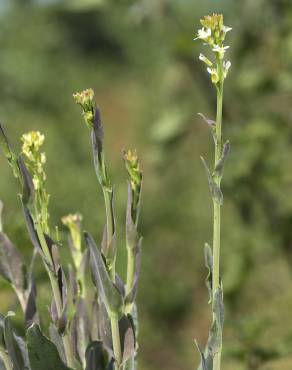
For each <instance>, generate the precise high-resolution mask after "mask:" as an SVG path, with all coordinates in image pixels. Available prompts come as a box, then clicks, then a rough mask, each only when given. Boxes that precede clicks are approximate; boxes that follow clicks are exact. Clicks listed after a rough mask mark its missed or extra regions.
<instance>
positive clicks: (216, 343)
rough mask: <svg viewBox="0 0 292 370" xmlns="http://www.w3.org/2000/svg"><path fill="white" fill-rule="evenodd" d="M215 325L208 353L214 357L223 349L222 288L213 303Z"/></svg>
mask: <svg viewBox="0 0 292 370" xmlns="http://www.w3.org/2000/svg"><path fill="white" fill-rule="evenodd" d="M213 317H214V318H213V323H212V327H211V329H210V333H209V338H208V344H207V348H208V352H209V353H210V355H211V356H212V357H214V356H215V354H216V353H217V352H219V351H220V349H221V347H222V331H223V322H224V305H223V292H222V289H221V288H218V289H216V291H215V294H214V302H213Z"/></svg>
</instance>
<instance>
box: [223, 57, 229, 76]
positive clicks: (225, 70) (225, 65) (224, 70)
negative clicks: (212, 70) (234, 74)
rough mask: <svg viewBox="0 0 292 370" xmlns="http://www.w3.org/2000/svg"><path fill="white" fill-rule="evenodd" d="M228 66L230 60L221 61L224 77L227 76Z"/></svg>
mask: <svg viewBox="0 0 292 370" xmlns="http://www.w3.org/2000/svg"><path fill="white" fill-rule="evenodd" d="M230 67H231V62H230V60H228V61H227V62H223V75H224V78H226V77H227V75H228V71H229V69H230Z"/></svg>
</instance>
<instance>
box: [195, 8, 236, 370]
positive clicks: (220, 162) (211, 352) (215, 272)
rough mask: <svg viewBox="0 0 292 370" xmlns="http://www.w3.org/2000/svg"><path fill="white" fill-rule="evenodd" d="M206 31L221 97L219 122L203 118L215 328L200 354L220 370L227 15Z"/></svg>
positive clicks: (212, 19) (209, 368) (210, 67)
mask: <svg viewBox="0 0 292 370" xmlns="http://www.w3.org/2000/svg"><path fill="white" fill-rule="evenodd" d="M201 24H202V26H203V28H202V29H200V30H199V31H198V35H197V37H196V39H201V40H203V41H204V44H205V45H208V46H209V47H210V48H211V51H212V53H213V54H214V58H213V59H214V62H212V61H211V60H210V59H208V58H207V57H205V56H204V55H203V54H200V56H199V59H200V60H201V61H202V62H203V63H205V64H206V65H207V72H208V73H209V74H210V77H211V82H212V84H213V85H214V87H215V89H216V93H217V109H216V121H212V120H209V119H207V118H206V117H205V116H204V115H202V114H200V115H201V117H203V119H204V120H205V122H206V123H207V124H208V126H209V128H210V129H211V132H212V135H213V139H214V145H215V158H214V169H213V171H210V170H209V167H208V165H207V163H206V161H205V160H204V159H203V158H201V159H202V161H203V164H204V167H205V169H206V173H207V177H208V184H209V188H210V193H211V195H212V200H213V249H211V248H210V247H209V245H208V244H206V245H205V263H206V266H207V268H208V270H209V274H208V277H207V280H206V282H207V286H208V289H209V293H210V301H211V303H212V326H211V329H210V332H209V338H208V343H207V346H206V347H205V350H204V351H201V350H200V349H199V351H200V355H201V364H200V366H199V370H202V369H206V370H220V369H221V352H222V331H223V320H224V306H223V287H222V282H221V277H220V247H221V246H220V243H221V206H222V204H223V194H222V190H221V180H222V176H223V169H224V164H225V160H226V158H227V156H228V154H229V150H230V145H229V141H226V142H225V144H224V145H223V144H222V107H223V85H224V80H225V79H226V77H227V75H228V71H229V68H230V66H231V62H230V61H225V60H224V57H225V53H226V51H227V49H228V48H229V46H225V45H224V43H223V42H224V40H225V36H226V33H227V32H229V31H230V30H231V28H230V27H227V26H225V25H224V24H223V15H221V14H213V15H211V16H205V17H204V18H203V19H201Z"/></svg>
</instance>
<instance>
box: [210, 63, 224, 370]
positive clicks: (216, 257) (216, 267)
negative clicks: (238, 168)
mask: <svg viewBox="0 0 292 370" xmlns="http://www.w3.org/2000/svg"><path fill="white" fill-rule="evenodd" d="M218 71H219V76H220V81H222V82H220V83H219V86H218V87H217V114H216V143H215V167H216V164H217V163H218V161H219V159H220V157H221V153H222V104H223V79H222V61H221V60H220V61H218ZM215 182H216V184H217V185H218V187H219V188H220V182H221V178H220V177H219V176H218V177H217V178H215ZM213 204H214V223H213V274H212V276H213V281H212V291H213V304H214V301H215V300H214V298H215V292H216V290H217V289H219V288H220V239H221V235H220V234H221V205H220V204H219V203H218V202H216V201H213ZM213 312H214V310H213ZM221 350H222V348H220V350H219V351H218V352H217V353H216V354H215V356H214V359H213V370H220V368H221Z"/></svg>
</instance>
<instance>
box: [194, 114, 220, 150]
mask: <svg viewBox="0 0 292 370" xmlns="http://www.w3.org/2000/svg"><path fill="white" fill-rule="evenodd" d="M198 115H199V116H200V117H201V118H202V119H203V121H204V122H205V123H206V124H207V125H208V126H209V128H210V130H211V134H212V137H213V140H214V143H215V144H216V142H217V138H216V121H214V120H213V119H209V118H207V117H206V116H205V115H204V114H203V113H198Z"/></svg>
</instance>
